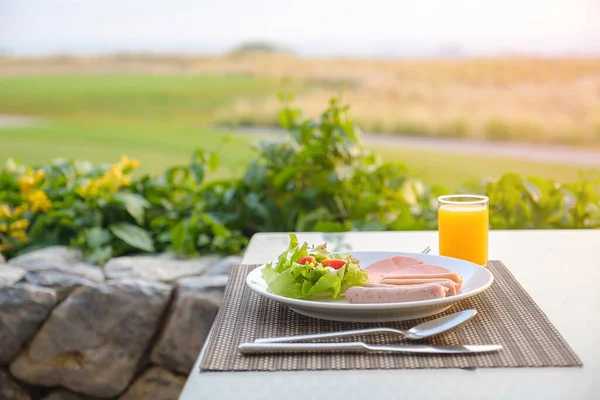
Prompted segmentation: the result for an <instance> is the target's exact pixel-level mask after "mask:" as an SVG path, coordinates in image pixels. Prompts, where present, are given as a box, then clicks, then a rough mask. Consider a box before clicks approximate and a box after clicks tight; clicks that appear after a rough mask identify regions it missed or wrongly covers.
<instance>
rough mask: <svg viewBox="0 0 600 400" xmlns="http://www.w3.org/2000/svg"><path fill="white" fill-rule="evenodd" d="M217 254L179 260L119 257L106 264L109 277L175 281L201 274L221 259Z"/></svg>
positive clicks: (105, 269) (157, 257)
mask: <svg viewBox="0 0 600 400" xmlns="http://www.w3.org/2000/svg"><path fill="white" fill-rule="evenodd" d="M219 259H220V258H219V257H217V256H204V257H200V258H195V259H191V260H178V259H175V258H172V257H168V256H134V257H117V258H113V259H112V260H109V261H108V262H107V263H106V265H104V273H105V274H106V277H107V278H108V279H123V278H133V279H144V280H148V281H163V282H173V281H176V280H177V279H179V278H182V277H186V276H193V275H200V274H202V273H203V272H204V271H205V270H206V269H208V268H209V267H211V266H212V265H214V264H216V263H217V262H218V261H219Z"/></svg>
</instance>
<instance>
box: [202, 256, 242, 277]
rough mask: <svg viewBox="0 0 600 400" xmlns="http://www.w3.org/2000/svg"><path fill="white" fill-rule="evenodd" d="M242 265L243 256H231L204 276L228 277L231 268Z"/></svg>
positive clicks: (211, 268)
mask: <svg viewBox="0 0 600 400" xmlns="http://www.w3.org/2000/svg"><path fill="white" fill-rule="evenodd" d="M241 263H242V257H241V256H229V257H225V258H224V259H222V260H221V261H219V262H218V263H216V264H215V265H213V266H212V267H210V268H209V270H208V271H206V272H205V273H204V275H227V276H229V271H231V268H232V267H234V266H236V265H240V264H241Z"/></svg>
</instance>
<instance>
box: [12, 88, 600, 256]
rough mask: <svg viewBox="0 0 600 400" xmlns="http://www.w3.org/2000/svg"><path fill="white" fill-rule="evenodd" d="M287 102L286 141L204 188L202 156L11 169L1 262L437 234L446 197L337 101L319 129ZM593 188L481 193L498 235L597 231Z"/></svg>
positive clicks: (488, 187)
mask: <svg viewBox="0 0 600 400" xmlns="http://www.w3.org/2000/svg"><path fill="white" fill-rule="evenodd" d="M283 100H284V104H285V107H284V109H283V110H282V112H281V113H280V122H281V124H282V126H284V127H285V128H286V129H287V130H288V131H289V134H290V138H289V140H288V139H284V140H280V141H276V142H265V143H261V144H260V145H259V146H258V147H257V149H256V151H257V153H256V157H255V158H254V160H253V161H252V163H251V164H250V165H249V167H248V168H247V170H246V171H245V173H244V174H243V176H242V177H241V178H239V179H229V180H221V181H213V182H209V183H205V181H204V178H205V175H206V173H207V172H208V171H210V170H214V169H215V168H216V167H217V166H218V163H219V160H218V157H217V155H216V154H213V153H209V152H205V151H202V150H198V151H195V152H194V153H193V155H192V158H191V161H190V163H189V165H186V166H175V167H171V168H169V169H167V170H166V171H165V172H164V173H163V174H161V175H159V176H150V175H143V176H141V177H139V178H136V179H134V178H132V177H131V172H132V171H133V170H134V169H135V168H137V167H138V162H137V161H136V160H131V159H129V158H128V157H126V156H123V157H122V159H121V160H120V161H119V162H118V163H116V164H113V165H94V164H91V163H89V162H80V161H67V160H55V161H54V162H52V163H50V164H48V165H43V166H40V167H37V168H27V167H25V166H22V165H18V164H16V163H15V162H13V161H11V160H9V161H8V163H7V165H6V167H5V169H4V170H3V171H2V172H1V173H0V251H2V252H5V253H7V254H8V255H9V256H12V255H14V254H17V253H18V252H20V251H23V250H28V249H30V248H35V247H40V246H46V245H52V244H68V245H73V246H77V247H80V248H82V249H83V250H84V251H85V254H86V256H87V259H88V260H89V261H90V262H95V263H102V262H103V261H105V260H107V259H108V258H110V257H112V256H115V255H121V254H128V253H133V252H140V251H145V252H154V251H173V252H175V253H177V254H179V255H184V256H189V255H195V254H198V253H204V252H223V253H237V252H239V251H241V250H242V249H243V248H244V246H245V245H246V243H247V240H248V239H247V238H249V237H251V236H252V235H253V234H254V233H256V232H269V231H279V232H289V231H325V232H335V231H348V230H411V229H413V230H417V229H418V230H424V229H435V228H436V224H437V213H436V199H437V196H439V195H441V194H445V193H447V190H446V189H445V188H442V187H439V186H428V185H425V184H424V183H422V182H421V181H419V180H417V179H415V178H414V177H411V176H410V175H409V174H408V173H407V171H406V169H405V167H404V165H403V164H400V163H390V162H382V161H381V160H379V158H378V157H377V156H376V155H375V154H372V153H371V152H369V151H368V150H366V149H365V147H364V146H363V143H362V140H361V132H360V130H359V128H358V127H357V126H355V124H354V123H353V122H352V120H351V119H350V118H349V117H348V108H347V107H344V106H341V105H340V104H339V103H338V102H337V101H336V100H335V99H334V100H332V101H331V103H330V105H329V107H328V108H327V109H326V110H325V112H324V113H323V114H322V115H321V117H320V118H318V119H316V120H311V119H306V118H304V117H303V115H302V113H301V111H300V110H298V109H294V108H292V107H290V105H289V99H286V98H283ZM596 187H597V184H596V185H595V184H594V183H593V182H590V181H589V180H586V179H582V180H580V181H578V182H574V183H571V184H565V185H561V184H558V183H556V182H553V181H549V180H544V179H541V178H535V177H533V178H529V179H523V178H522V177H520V176H518V175H516V174H506V175H504V176H502V177H501V178H500V179H499V180H488V181H486V182H484V183H483V184H482V185H481V186H480V187H477V188H474V189H473V190H474V191H476V192H479V193H485V194H487V195H488V196H489V197H490V204H491V210H490V211H491V213H490V215H491V217H490V222H491V226H492V228H495V229H535V228H599V227H600V195H599V194H598V192H597V191H596V190H595V188H596Z"/></svg>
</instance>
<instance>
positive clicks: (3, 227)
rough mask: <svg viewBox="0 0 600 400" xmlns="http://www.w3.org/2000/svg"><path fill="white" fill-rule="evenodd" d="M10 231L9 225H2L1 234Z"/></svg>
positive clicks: (0, 225) (0, 226) (0, 227)
mask: <svg viewBox="0 0 600 400" xmlns="http://www.w3.org/2000/svg"><path fill="white" fill-rule="evenodd" d="M7 230H8V225H6V224H4V223H3V224H0V232H6V231H7Z"/></svg>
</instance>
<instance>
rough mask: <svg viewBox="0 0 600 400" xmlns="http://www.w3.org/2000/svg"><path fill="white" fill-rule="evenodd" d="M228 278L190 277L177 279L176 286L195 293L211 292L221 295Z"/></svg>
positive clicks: (215, 276)
mask: <svg viewBox="0 0 600 400" xmlns="http://www.w3.org/2000/svg"><path fill="white" fill-rule="evenodd" d="M228 278H229V277H228V276H227V275H202V276H190V277H187V278H181V279H179V280H178V281H177V286H178V287H179V288H182V289H185V290H190V291H195V292H200V291H207V290H209V291H211V290H213V291H218V292H220V293H223V289H224V288H225V286H227V280H228Z"/></svg>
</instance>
